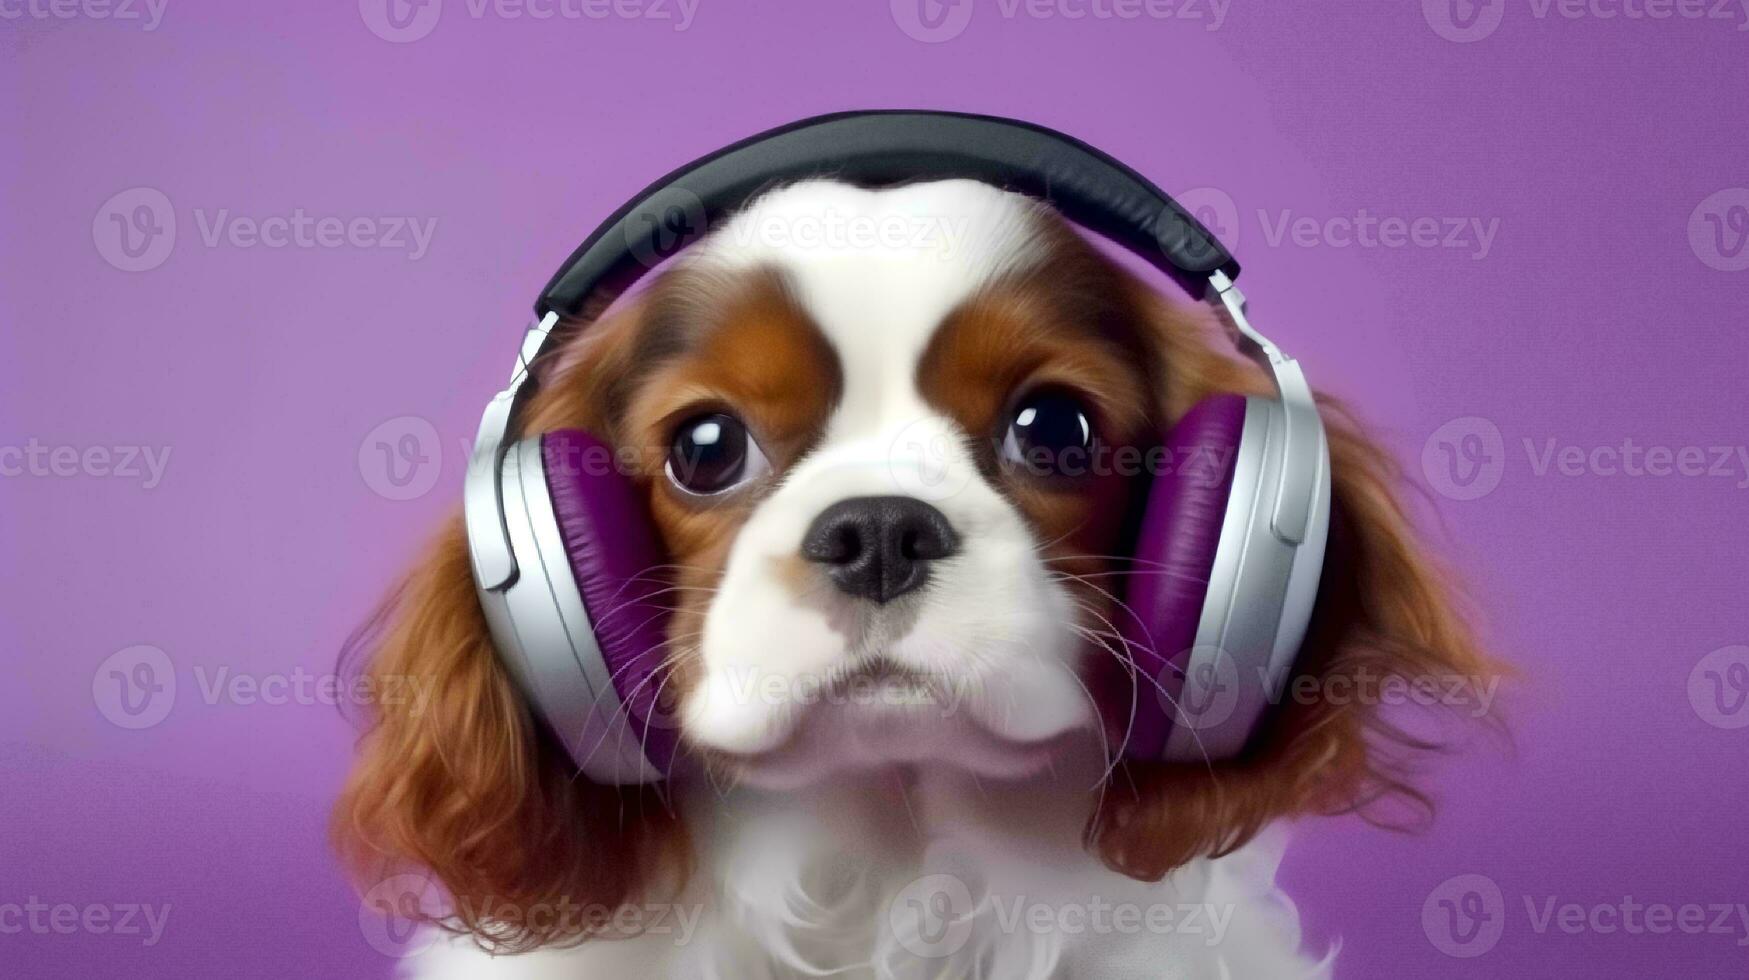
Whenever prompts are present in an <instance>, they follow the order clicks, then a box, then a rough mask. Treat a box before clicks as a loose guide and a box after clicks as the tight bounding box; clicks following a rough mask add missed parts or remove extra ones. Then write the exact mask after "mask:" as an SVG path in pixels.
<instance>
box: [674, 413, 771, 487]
mask: <svg viewBox="0 0 1749 980" xmlns="http://www.w3.org/2000/svg"><path fill="white" fill-rule="evenodd" d="M770 468H771V465H770V464H769V463H768V462H766V459H765V454H764V453H762V452H760V451H759V444H758V443H757V442H754V441H753V436H752V435H751V434H749V433H748V431H747V427H746V426H745V425H743V424H742V423H741V420H740V419H738V418H736V417H734V416H733V415H730V414H728V413H726V412H710V413H707V414H705V415H695V416H693V417H692V418H689V419H687V420H686V421H685V422H682V423H680V427H679V428H678V429H676V430H675V431H674V441H673V443H672V444H671V445H670V446H669V448H668V465H667V472H668V479H669V480H672V481H673V482H674V485H675V486H677V487H679V488H680V489H682V490H684V491H686V492H687V493H692V494H700V495H706V494H715V493H722V492H724V491H726V490H730V489H733V488H735V487H737V486H740V485H741V484H743V483H745V482H747V481H748V480H751V479H753V478H754V477H757V476H761V475H763V474H764V473H766V472H767V471H769V470H770Z"/></svg>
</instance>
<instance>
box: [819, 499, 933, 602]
mask: <svg viewBox="0 0 1749 980" xmlns="http://www.w3.org/2000/svg"><path fill="white" fill-rule="evenodd" d="M958 548H959V538H958V537H957V536H956V535H955V534H954V533H953V525H952V524H949V523H948V522H947V517H946V515H944V514H942V512H941V511H939V510H936V509H935V508H934V507H931V506H929V505H928V504H926V503H924V502H923V501H921V500H918V499H917V498H916V497H852V498H850V499H849V500H841V501H839V502H838V503H835V504H833V505H832V506H830V507H828V508H826V509H825V510H823V511H821V512H820V516H819V517H816V518H814V523H813V525H812V526H810V527H809V528H808V533H807V535H806V536H805V537H804V538H802V557H804V558H806V559H808V560H809V561H817V562H819V563H820V564H822V565H824V566H826V574H827V575H830V576H831V577H832V581H834V582H836V583H838V588H839V589H841V590H843V591H844V592H845V593H847V594H849V595H853V596H856V597H857V598H860V599H872V600H874V601H875V602H886V601H888V600H889V599H893V598H896V597H898V596H902V595H904V594H905V593H907V592H909V591H911V590H912V589H915V588H917V587H918V586H920V585H922V584H923V583H924V582H925V581H927V580H928V578H929V563H930V562H931V561H934V560H935V559H937V558H946V557H947V556H948V555H951V554H953V553H954V551H956V550H957V549H958Z"/></svg>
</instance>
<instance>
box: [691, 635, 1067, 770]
mask: <svg viewBox="0 0 1749 980" xmlns="http://www.w3.org/2000/svg"><path fill="white" fill-rule="evenodd" d="M779 723H780V724H784V725H786V727H787V729H788V732H787V735H786V736H785V737H784V738H783V739H782V740H781V741H780V742H778V743H777V744H776V745H775V746H774V747H773V748H770V749H767V750H764V751H760V752H756V753H732V752H723V751H713V752H711V753H710V754H711V755H712V757H713V758H714V759H715V760H716V762H717V763H718V764H719V765H720V766H721V767H723V768H724V769H727V770H728V771H729V772H730V773H732V774H733V775H734V777H735V778H736V780H737V781H738V782H740V783H742V784H744V785H748V786H755V787H758V788H762V789H775V790H783V789H795V788H799V787H803V786H809V785H812V784H815V783H819V782H823V781H826V780H829V779H833V778H837V777H841V776H846V775H855V774H866V773H871V772H878V771H882V770H922V769H942V770H956V771H960V772H964V773H970V774H972V775H976V776H978V777H980V778H989V779H997V780H1013V779H1024V778H1026V777H1028V776H1032V775H1034V774H1037V773H1039V772H1042V771H1045V770H1047V769H1050V768H1051V767H1052V766H1053V764H1054V763H1055V761H1056V760H1057V759H1058V758H1059V757H1061V756H1063V755H1064V754H1065V753H1068V752H1070V751H1072V750H1073V749H1074V748H1076V747H1077V746H1080V745H1082V743H1084V742H1087V741H1088V740H1089V739H1091V738H1094V737H1096V736H1095V734H1094V733H1093V731H1092V730H1091V728H1090V727H1089V726H1083V725H1075V726H1072V727H1069V728H1066V729H1065V730H1063V731H1060V732H1055V733H1052V734H1049V735H1046V736H1045V737H1042V738H1040V737H1028V738H1025V739H1020V738H1015V737H1012V736H1008V735H1004V734H1001V733H999V732H998V731H996V730H995V729H994V728H993V727H992V726H990V725H988V724H986V723H984V722H982V721H980V720H979V718H978V711H977V710H976V703H975V699H974V698H973V697H972V696H971V695H969V694H967V693H966V692H964V691H956V690H954V685H952V684H945V683H943V682H940V681H936V680H932V679H929V678H925V677H922V676H920V675H917V674H914V673H911V672H909V671H905V670H903V669H892V668H889V667H886V666H884V665H883V666H876V667H875V668H873V669H868V670H860V671H855V672H852V673H850V674H848V675H845V676H844V677H840V678H835V679H834V680H833V681H832V682H830V683H828V684H826V685H824V687H823V688H822V690H821V692H820V695H819V697H818V698H817V699H815V700H813V702H812V703H810V704H808V705H805V706H800V707H797V708H795V709H792V710H791V711H790V712H789V713H788V715H787V717H786V718H785V719H784V721H783V722H779ZM1030 734H1031V733H1029V735H1030Z"/></svg>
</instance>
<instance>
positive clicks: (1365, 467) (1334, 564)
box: [1087, 283, 1500, 880]
mask: <svg viewBox="0 0 1749 980" xmlns="http://www.w3.org/2000/svg"><path fill="white" fill-rule="evenodd" d="M1133 288H1134V289H1136V290H1138V291H1139V293H1138V295H1140V294H1145V296H1146V298H1144V299H1140V300H1138V301H1137V308H1139V309H1144V310H1147V311H1149V312H1148V314H1147V319H1148V321H1149V322H1148V333H1149V335H1150V337H1151V338H1152V343H1154V344H1155V345H1156V361H1157V365H1158V367H1157V370H1158V372H1159V375H1160V377H1161V379H1162V383H1163V385H1164V388H1165V397H1164V404H1163V405H1162V406H1161V412H1162V416H1163V418H1165V419H1167V420H1169V421H1176V420H1177V419H1178V418H1179V417H1181V416H1182V415H1183V414H1184V412H1185V411H1186V410H1188V409H1189V408H1190V407H1191V406H1192V405H1194V404H1196V403H1197V402H1198V401H1200V400H1202V399H1203V398H1205V397H1207V396H1209V395H1211V394H1215V393H1220V392H1238V393H1244V394H1257V393H1267V392H1269V390H1270V388H1269V385H1268V382H1267V380H1266V379H1265V378H1264V376H1263V374H1262V371H1261V370H1260V369H1258V368H1256V367H1254V366H1253V365H1250V364H1248V363H1245V362H1243V361H1241V360H1240V359H1238V358H1237V357H1236V356H1234V355H1231V354H1228V353H1226V351H1227V350H1229V349H1230V345H1229V344H1227V342H1226V340H1225V338H1224V337H1221V336H1220V335H1219V334H1218V330H1219V325H1218V323H1216V322H1215V321H1214V318H1213V316H1212V314H1198V313H1192V312H1190V311H1188V310H1184V309H1179V308H1176V307H1171V306H1168V304H1167V303H1166V302H1165V301H1164V300H1163V299H1161V298H1160V297H1158V296H1156V295H1154V294H1153V293H1152V291H1151V290H1148V289H1147V288H1146V287H1145V286H1142V285H1141V284H1139V283H1133ZM1319 404H1320V408H1321V412H1322V414H1323V417H1324V424H1325V427H1326V429H1327V431H1328V435H1329V441H1330V470H1331V497H1332V507H1331V529H1330V540H1329V547H1328V550H1327V553H1326V558H1325V564H1324V572H1323V576H1322V579H1321V581H1320V585H1319V591H1318V598H1317V605H1316V607H1315V610H1314V613H1313V616H1312V622H1311V626H1310V630H1309V632H1308V635H1307V639H1306V642H1305V645H1304V646H1303V647H1302V650H1301V653H1300V655H1299V658H1298V660H1297V661H1296V663H1295V665H1294V671H1293V677H1292V678H1290V680H1289V682H1288V684H1287V685H1286V687H1285V688H1284V689H1283V690H1284V695H1283V696H1282V697H1281V699H1280V701H1279V703H1278V704H1276V705H1273V706H1272V707H1271V710H1270V713H1269V716H1268V717H1267V718H1266V719H1265V721H1264V723H1263V727H1262V728H1261V729H1260V730H1259V731H1258V733H1257V735H1256V736H1255V738H1254V739H1253V741H1252V743H1251V744H1250V745H1249V746H1248V747H1247V748H1246V750H1245V751H1244V753H1243V754H1242V755H1241V756H1240V757H1239V758H1236V759H1231V760H1226V761H1222V762H1216V763H1214V764H1213V765H1206V764H1201V763H1198V764H1187V763H1165V762H1134V761H1132V762H1129V763H1127V764H1126V767H1125V770H1126V771H1120V772H1119V773H1118V774H1117V775H1116V776H1115V777H1114V779H1113V783H1112V786H1111V787H1110V789H1109V790H1108V791H1107V793H1106V796H1105V799H1104V801H1103V804H1102V806H1101V809H1100V812H1099V813H1098V814H1096V815H1095V817H1094V818H1093V819H1092V820H1091V821H1090V822H1089V824H1088V829H1087V835H1088V842H1089V844H1090V845H1091V846H1093V847H1094V848H1095V849H1096V850H1097V852H1098V853H1099V855H1100V856H1101V858H1102V859H1103V860H1104V861H1105V863H1106V864H1108V865H1109V866H1110V867H1112V868H1113V869H1115V870H1118V871H1121V872H1123V873H1125V874H1127V875H1130V876H1132V877H1135V878H1140V879H1144V880H1155V879H1158V878H1160V877H1162V876H1163V875H1165V874H1166V873H1167V872H1169V871H1171V870H1172V869H1174V868H1176V867H1178V866H1180V865H1182V864H1184V863H1186V862H1188V861H1190V860H1192V859H1195V858H1197V857H1201V856H1219V855H1222V854H1225V853H1228V852H1230V851H1232V850H1234V849H1236V848H1238V847H1239V846H1240V845H1242V844H1244V843H1246V842H1247V841H1249V840H1250V839H1251V838H1253V837H1254V836H1256V834H1257V833H1258V832H1259V831H1260V830H1261V829H1262V828H1263V827H1264V826H1265V825H1267V824H1268V823H1270V822H1271V821H1273V820H1276V819H1278V818H1283V817H1292V816H1296V815H1302V814H1314V813H1315V814H1334V813H1342V812H1348V811H1355V810H1360V811H1362V812H1363V814H1368V815H1370V816H1372V817H1374V818H1375V819H1376V818H1377V817H1378V816H1379V814H1380V809H1379V807H1377V806H1374V804H1384V803H1386V802H1387V801H1391V800H1395V801H1398V802H1403V803H1408V804H1410V806H1411V808H1412V810H1415V811H1420V812H1421V813H1423V814H1425V813H1426V812H1430V808H1429V801H1428V798H1427V797H1426V796H1425V795H1424V794H1422V793H1421V792H1420V791H1419V790H1417V789H1416V788H1415V787H1414V786H1413V785H1411V783H1410V782H1409V778H1410V775H1411V773H1412V771H1413V768H1414V763H1415V761H1416V758H1417V757H1418V756H1421V755H1423V754H1425V753H1426V752H1427V751H1429V750H1433V749H1435V748H1437V747H1438V746H1437V745H1435V744H1434V743H1432V742H1430V741H1428V740H1426V739H1424V738H1422V737H1418V736H1415V735H1411V734H1410V733H1409V732H1408V731H1406V730H1405V729H1404V728H1403V727H1401V726H1400V725H1399V724H1398V723H1397V722H1395V721H1393V720H1392V719H1390V718H1387V717H1386V712H1387V710H1388V707H1387V705H1386V704H1384V703H1381V702H1385V701H1395V702H1399V703H1400V702H1402V701H1403V700H1405V698H1404V697H1403V696H1402V695H1404V694H1406V693H1407V692H1409V691H1422V692H1429V691H1432V692H1444V691H1447V690H1452V689H1455V688H1454V686H1453V684H1454V682H1461V683H1463V684H1464V685H1467V686H1466V687H1465V688H1464V689H1465V690H1467V691H1485V692H1487V695H1486V696H1488V697H1491V696H1492V693H1493V692H1494V690H1495V686H1494V685H1495V684H1496V683H1497V681H1498V679H1499V676H1500V668H1499V666H1498V665H1496V664H1495V663H1493V662H1492V661H1491V660H1490V659H1489V658H1488V657H1487V656H1486V655H1484V653H1483V652H1482V651H1481V649H1480V647H1479V646H1478V643H1477V639H1476V636H1475V633H1474V631H1473V629H1472V627H1471V624H1470V622H1469V621H1468V619H1467V617H1466V615H1465V613H1464V611H1463V607H1462V603H1461V599H1460V596H1459V594H1458V592H1457V590H1456V589H1455V588H1454V586H1453V584H1452V583H1451V581H1450V580H1449V579H1448V577H1447V576H1446V574H1445V573H1444V572H1443V571H1442V570H1441V569H1440V568H1439V567H1438V566H1437V564H1436V563H1435V562H1434V561H1433V560H1432V559H1431V557H1430V553H1429V551H1428V548H1427V547H1426V545H1424V544H1423V543H1422V541H1421V540H1420V539H1419V538H1418V537H1417V535H1416V533H1415V530H1414V528H1413V527H1412V522H1411V520H1410V518H1409V516H1408V514H1407V513H1406V512H1405V509H1404V507H1403V504H1402V501H1401V497H1400V495H1401V494H1402V493H1403V492H1404V491H1405V490H1406V489H1408V487H1409V484H1408V481H1407V478H1406V477H1405V476H1404V474H1403V472H1402V469H1401V467H1400V466H1399V465H1398V463H1397V462H1396V460H1394V459H1393V458H1392V457H1391V456H1390V454H1389V453H1388V452H1387V451H1385V450H1384V449H1382V448H1381V447H1380V446H1379V445H1378V444H1377V443H1376V442H1375V441H1373V440H1372V439H1371V438H1369V437H1368V436H1367V434H1366V433H1365V431H1364V430H1363V429H1362V428H1361V427H1360V426H1359V425H1358V424H1357V423H1356V422H1355V421H1354V420H1353V418H1352V417H1351V416H1350V415H1349V413H1348V412H1347V411H1345V410H1344V409H1343V408H1342V407H1341V406H1340V405H1338V404H1337V403H1335V402H1334V401H1332V400H1330V399H1328V398H1324V397H1322V396H1320V398H1319ZM1415 685H1422V686H1421V687H1416V686H1415ZM1427 685H1432V686H1431V687H1429V686H1427ZM1389 691H1395V692H1396V695H1395V696H1392V697H1385V696H1380V695H1379V693H1378V692H1389ZM1425 700H1431V699H1430V698H1427V697H1425V696H1423V697H1421V698H1420V699H1419V701H1425ZM1419 701H1418V702H1417V703H1419ZM1443 706H1444V707H1453V708H1456V707H1458V705H1456V704H1446V705H1443ZM1462 707H1463V709H1464V710H1466V711H1473V710H1474V701H1470V702H1467V703H1465V704H1463V705H1462ZM1398 720H1399V721H1400V720H1401V719H1400V718H1399V719H1398Z"/></svg>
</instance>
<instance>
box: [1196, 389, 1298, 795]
mask: <svg viewBox="0 0 1749 980" xmlns="http://www.w3.org/2000/svg"><path fill="white" fill-rule="evenodd" d="M1287 422H1288V420H1287V417H1286V412H1285V410H1284V409H1283V407H1282V403H1281V402H1279V401H1276V400H1274V399H1269V398H1261V397H1257V396H1252V397H1249V398H1247V399H1246V400H1245V421H1244V425H1243V427H1242V429H1241V434H1240V438H1239V447H1238V450H1237V452H1238V458H1237V459H1236V460H1235V461H1234V467H1233V483H1232V490H1231V492H1230V494H1229V496H1228V500H1227V509H1226V512H1225V515H1224V517H1223V519H1222V522H1221V530H1220V538H1219V544H1218V545H1217V546H1216V551H1215V559H1214V564H1213V566H1212V568H1211V569H1210V571H1209V586H1208V594H1207V595H1206V597H1205V598H1204V599H1203V606H1202V613H1201V618H1200V619H1199V621H1198V624H1197V632H1196V640H1195V643H1194V645H1193V646H1192V648H1191V652H1190V657H1189V659H1188V660H1187V662H1186V664H1185V677H1184V684H1183V687H1182V689H1181V691H1180V693H1179V697H1178V702H1177V705H1176V713H1175V716H1174V718H1173V725H1172V730H1171V734H1170V735H1169V736H1168V737H1167V740H1166V748H1165V751H1164V758H1166V759H1168V760H1171V761H1176V762H1207V761H1210V760H1216V759H1224V758H1230V757H1232V756H1235V755H1237V754H1238V753H1239V752H1240V751H1242V750H1243V749H1244V747H1245V744H1246V742H1247V741H1248V740H1249V739H1250V737H1251V735H1252V734H1253V732H1255V731H1256V729H1257V727H1258V725H1259V723H1260V722H1261V720H1262V719H1263V717H1264V715H1265V714H1266V713H1267V712H1268V710H1269V709H1270V707H1271V706H1272V705H1273V704H1275V703H1277V702H1278V701H1279V700H1280V699H1281V697H1282V696H1283V694H1284V690H1283V688H1284V685H1285V684H1286V682H1287V680H1288V679H1289V677H1291V675H1292V669H1293V663H1294V658H1295V656H1296V655H1297V654H1298V652H1299V648H1300V645H1301V643H1302V642H1303V641H1304V640H1305V635H1306V627H1307V625H1308V624H1309V622H1310V621H1311V614H1312V606H1313V603H1314V600H1315V599H1316V596H1317V591H1318V580H1319V578H1320V577H1321V574H1322V570H1323V565H1324V549H1325V544H1326V540H1327V537H1328V533H1329V525H1330V521H1329V517H1330V461H1329V459H1330V457H1329V447H1328V445H1327V443H1326V442H1325V439H1324V435H1323V429H1322V426H1320V427H1319V428H1318V445H1317V447H1316V452H1315V453H1314V452H1309V451H1308V452H1302V453H1296V454H1294V458H1291V459H1290V458H1289V457H1288V454H1287V453H1285V452H1284V451H1283V450H1284V443H1285V440H1286V428H1287ZM1309 448H1310V447H1307V449H1309ZM1296 465H1297V466H1306V467H1310V468H1311V469H1310V471H1309V472H1307V473H1305V474H1303V476H1305V477H1307V479H1306V480H1304V481H1303V483H1304V484H1305V485H1306V486H1309V488H1310V492H1311V499H1310V500H1308V501H1307V504H1308V505H1309V509H1310V514H1311V520H1310V522H1309V523H1308V524H1307V526H1306V527H1307V529H1306V533H1305V535H1304V540H1302V541H1301V542H1300V543H1299V544H1297V545H1296V544H1293V543H1290V542H1288V541H1286V540H1283V538H1282V537H1281V536H1280V535H1278V534H1277V533H1276V531H1275V530H1274V527H1273V525H1274V523H1275V521H1274V515H1275V512H1276V510H1277V508H1276V506H1275V503H1276V494H1275V490H1276V488H1277V487H1279V486H1281V485H1282V476H1283V473H1282V469H1283V467H1287V466H1296Z"/></svg>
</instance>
